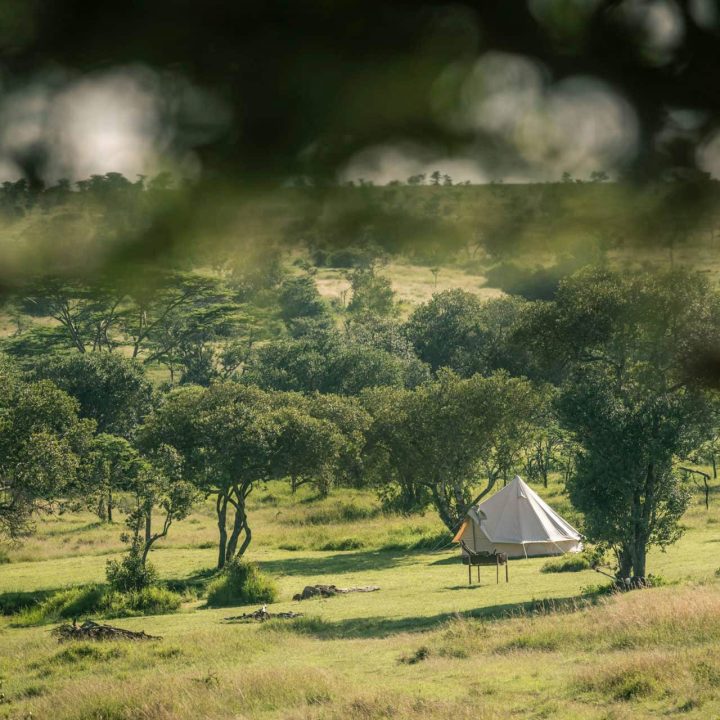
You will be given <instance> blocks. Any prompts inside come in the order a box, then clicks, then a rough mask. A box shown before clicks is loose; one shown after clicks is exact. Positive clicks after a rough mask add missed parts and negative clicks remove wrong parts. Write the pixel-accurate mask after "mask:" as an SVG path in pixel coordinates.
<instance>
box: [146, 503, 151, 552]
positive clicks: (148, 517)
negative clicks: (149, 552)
mask: <svg viewBox="0 0 720 720" xmlns="http://www.w3.org/2000/svg"><path fill="white" fill-rule="evenodd" d="M151 537H152V508H148V510H147V512H146V513H145V545H148V544H149V542H150V538H151Z"/></svg>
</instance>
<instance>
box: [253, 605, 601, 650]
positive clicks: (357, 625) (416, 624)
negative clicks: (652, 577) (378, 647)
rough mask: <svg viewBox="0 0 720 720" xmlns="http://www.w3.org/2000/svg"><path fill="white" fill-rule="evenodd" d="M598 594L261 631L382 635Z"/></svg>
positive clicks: (538, 609)
mask: <svg viewBox="0 0 720 720" xmlns="http://www.w3.org/2000/svg"><path fill="white" fill-rule="evenodd" d="M599 595H600V593H588V594H584V595H579V596H578V595H575V596H568V597H563V598H551V599H545V600H531V601H528V602H520V603H503V604H498V605H492V606H489V607H484V608H478V609H476V610H469V611H467V612H462V613H457V612H446V613H438V614H437V615H429V616H411V617H400V618H387V617H380V616H372V617H363V618H348V619H346V620H335V621H331V620H325V619H323V618H321V617H318V616H306V617H300V618H295V619H293V620H288V621H283V620H270V621H268V622H267V623H266V624H265V625H264V626H263V629H264V630H268V631H275V632H291V633H295V634H298V635H307V636H310V637H314V638H317V639H319V640H341V639H357V638H361V639H370V638H385V637H388V636H390V635H394V634H396V633H416V632H418V633H419V632H426V631H428V630H431V629H433V628H436V627H437V626H438V625H441V624H443V623H446V622H448V621H449V620H452V619H457V618H473V619H478V620H480V619H482V620H489V621H493V620H506V619H508V618H511V617H517V616H521V615H528V614H546V613H550V612H553V613H570V612H576V611H578V610H580V609H582V608H585V607H587V606H588V605H592V604H595V603H596V602H597V599H598V596H599Z"/></svg>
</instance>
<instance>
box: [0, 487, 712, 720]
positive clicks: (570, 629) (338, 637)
mask: <svg viewBox="0 0 720 720" xmlns="http://www.w3.org/2000/svg"><path fill="white" fill-rule="evenodd" d="M540 491H541V492H542V489H540ZM542 494H544V496H545V497H546V498H547V499H548V500H549V501H550V502H551V503H552V504H553V505H555V506H556V507H558V508H559V509H561V511H563V512H565V511H566V510H567V499H566V498H565V497H564V496H563V495H562V494H561V493H560V488H559V487H557V486H552V487H551V488H550V490H549V491H546V492H543V493H542ZM717 503H718V498H717V497H713V500H712V501H711V506H710V510H709V511H706V510H705V508H704V506H703V505H702V503H701V500H700V498H699V497H698V498H697V499H696V500H695V501H694V503H693V506H692V508H691V509H690V511H689V512H688V514H687V516H686V518H685V522H686V524H687V526H688V530H687V532H686V534H685V536H684V537H683V539H682V540H681V541H680V542H679V543H678V544H677V545H675V546H673V547H672V548H670V549H668V551H667V552H666V553H661V552H653V554H652V556H651V558H650V562H649V569H650V571H651V572H653V573H655V574H659V575H661V576H662V577H663V578H664V579H665V580H666V581H668V583H670V584H669V585H667V586H666V587H660V588H657V589H653V590H645V591H638V592H634V593H629V594H627V595H623V596H617V597H610V598H599V599H598V598H594V599H592V598H591V597H588V596H584V595H583V593H584V591H585V590H586V589H587V588H588V587H589V586H593V585H597V584H598V583H599V582H602V581H603V580H604V579H603V578H602V576H600V575H598V574H597V573H595V572H593V571H590V570H585V571H581V572H576V573H541V572H540V568H541V567H542V565H543V563H544V562H545V560H544V559H541V558H538V559H530V560H516V561H511V564H510V583H508V584H505V583H504V582H501V583H500V584H496V583H495V571H494V569H493V568H483V569H482V574H483V577H482V584H481V585H477V584H474V585H473V586H470V587H469V586H468V584H467V571H466V569H465V568H464V567H463V566H462V565H461V564H460V562H459V559H458V553H457V550H456V549H455V548H453V547H442V546H443V545H445V544H446V542H447V540H448V539H449V536H448V535H447V534H443V532H442V527H441V525H440V523H439V522H438V521H437V519H436V518H435V517H434V515H433V514H432V513H428V514H427V515H425V516H414V517H410V518H402V517H398V516H386V515H383V514H382V513H380V512H379V509H378V508H377V507H376V504H375V501H374V498H373V496H372V495H371V494H369V493H365V492H359V491H343V490H338V491H336V493H335V494H334V495H332V496H331V497H330V498H327V499H325V500H320V501H318V500H313V499H312V498H311V497H310V495H309V491H307V490H302V491H300V492H299V493H298V495H297V496H291V495H290V493H289V491H288V490H287V489H286V488H285V487H284V486H282V485H281V484H279V483H274V484H272V485H270V486H269V487H268V488H267V489H265V490H261V491H259V492H258V493H257V494H256V495H255V496H254V497H253V509H252V516H251V517H252V521H253V525H254V528H255V540H254V542H253V545H252V546H251V549H250V551H249V558H250V559H252V560H254V561H256V562H258V563H259V564H260V565H261V566H262V568H263V570H264V571H265V572H266V573H268V574H270V575H272V576H273V577H274V578H275V579H276V581H277V584H278V586H279V589H280V596H279V601H278V602H277V603H276V604H274V605H273V606H272V607H271V608H270V609H271V610H272V611H281V610H291V609H292V610H294V611H296V612H302V613H303V614H304V617H303V618H301V619H299V620H295V621H289V622H287V621H285V622H281V621H274V622H271V623H268V624H266V625H264V626H259V625H248V624H242V623H235V622H228V621H226V620H225V618H227V617H229V616H232V615H237V614H239V613H241V612H243V611H244V610H245V609H243V608H237V609H236V608H229V609H227V608H226V609H223V610H209V609H205V608H204V607H203V605H204V603H203V601H202V600H197V601H191V602H188V603H186V604H185V606H184V607H183V608H182V610H181V612H180V613H178V614H174V615H164V616H149V617H142V618H132V619H124V620H118V621H113V622H117V624H118V625H121V626H123V627H128V628H132V629H144V630H145V631H146V632H148V633H150V634H157V635H162V636H163V640H162V641H159V642H153V643H138V644H132V643H116V642H113V643H104V644H102V643H98V644H89V643H77V644H65V645H60V644H58V643H57V640H56V639H55V638H54V637H53V636H52V635H51V634H50V632H49V630H50V627H49V626H47V625H45V626H40V627H29V628H20V627H16V626H14V621H13V617H12V616H10V617H6V618H4V619H3V620H0V680H1V681H2V688H1V689H0V692H2V693H4V700H3V701H2V703H0V717H6V718H28V717H30V713H32V717H33V718H41V717H42V718H44V717H53V718H56V719H57V720H62V719H64V718H68V719H69V718H75V719H77V720H80V719H81V718H82V719H85V718H96V719H97V720H100V719H101V718H102V719H103V720H114V719H115V718H118V719H120V718H122V719H127V720H130V719H135V718H148V720H149V719H150V718H200V717H202V718H390V717H400V718H403V717H408V718H410V717H413V718H415V717H419V718H425V717H428V718H429V717H453V718H457V717H460V718H464V717H468V718H469V717H473V718H478V717H479V718H504V717H509V716H513V715H515V716H517V717H537V718H540V717H558V718H574V717H578V718H624V717H656V716H657V715H658V714H668V713H671V714H676V713H677V714H681V715H682V716H684V717H697V718H705V717H715V716H718V715H719V714H720V657H719V656H718V653H717V652H716V648H717V643H718V641H720V584H718V582H717V581H716V577H715V570H716V569H717V568H718V566H720V560H718V554H717V547H718V546H717V543H718V542H719V541H720V532H718V531H719V530H720V510H719V509H718V508H720V505H718V506H717V507H716V504H717ZM120 532H121V525H120V524H119V523H116V524H115V525H114V526H113V527H111V528H108V527H107V526H104V525H101V524H99V523H97V522H96V520H95V518H94V517H93V516H92V515H91V514H86V513H82V514H77V515H70V514H69V515H63V516H60V517H54V518H50V519H48V520H47V521H45V522H43V523H41V525H40V526H39V528H38V534H37V536H36V537H35V538H33V539H31V540H29V541H28V542H27V543H26V544H25V546H24V547H19V548H15V549H13V550H11V551H10V559H11V562H10V563H9V564H5V565H1V566H0V595H2V594H4V593H9V592H17V591H20V592H32V591H38V590H55V589H60V588H63V587H67V586H70V585H77V584H83V583H89V582H98V581H102V580H103V577H104V568H105V562H106V560H107V559H108V558H110V557H114V556H116V555H117V553H118V551H120V550H121V548H122V546H121V543H120V542H119V538H118V536H119V534H120ZM347 538H352V539H356V540H359V541H360V542H362V543H363V546H362V547H360V548H358V549H356V550H352V551H347V552H343V551H337V550H321V549H319V548H320V547H322V546H324V545H328V544H330V545H337V544H338V543H339V542H341V541H343V540H345V539H347ZM213 540H214V524H213V517H212V513H211V508H210V507H209V506H208V507H202V508H200V509H199V511H198V512H196V513H195V514H193V516H191V517H190V518H188V519H187V520H186V521H184V522H183V523H181V524H178V526H177V527H174V528H173V529H172V530H171V535H170V537H169V538H168V540H167V541H166V542H165V544H164V545H163V546H162V547H161V548H159V549H158V550H157V551H156V552H154V553H153V554H152V562H153V563H154V564H155V565H156V566H157V567H158V569H159V571H160V573H161V576H162V577H163V578H164V579H173V580H182V579H185V580H187V579H192V578H193V577H197V576H199V574H200V573H201V572H202V571H203V570H206V569H207V568H210V567H212V565H213V562H214V559H215V550H214V547H213V546H212V542H213ZM418 543H419V544H421V545H425V546H426V548H432V547H433V543H434V544H435V545H436V546H438V549H437V550H435V551H433V550H431V549H423V550H411V549H409V548H411V547H412V546H413V545H415V544H418ZM288 548H295V549H288ZM311 583H335V584H337V585H339V586H353V585H379V586H380V587H381V588H382V589H381V590H380V591H379V592H376V593H367V594H366V593H356V594H350V595H345V596H340V597H334V598H329V599H314V600H308V601H304V602H302V603H298V602H293V601H292V600H291V597H292V595H293V594H294V593H296V592H299V591H300V590H302V588H303V586H304V585H306V584H311ZM250 609H255V608H254V607H252V608H250Z"/></svg>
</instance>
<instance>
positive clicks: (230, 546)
mask: <svg viewBox="0 0 720 720" xmlns="http://www.w3.org/2000/svg"><path fill="white" fill-rule="evenodd" d="M246 523H247V517H246V515H245V504H244V503H243V502H242V501H241V500H240V501H238V504H237V505H236V506H235V519H234V520H233V528H232V530H231V532H230V537H229V538H228V541H227V549H226V550H225V562H230V560H232V559H233V557H235V550H236V549H237V544H238V540H239V538H240V534H241V533H242V531H243V530H244V529H245V526H246Z"/></svg>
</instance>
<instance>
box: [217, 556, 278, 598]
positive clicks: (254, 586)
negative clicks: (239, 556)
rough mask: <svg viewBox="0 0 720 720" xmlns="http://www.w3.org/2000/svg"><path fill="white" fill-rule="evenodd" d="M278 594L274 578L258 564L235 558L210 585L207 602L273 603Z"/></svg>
mask: <svg viewBox="0 0 720 720" xmlns="http://www.w3.org/2000/svg"><path fill="white" fill-rule="evenodd" d="M277 594H278V591H277V587H276V585H275V583H274V582H273V580H271V579H270V578H269V577H267V576H266V575H264V574H263V573H261V572H260V570H259V569H258V567H257V565H254V564H252V563H248V562H243V561H241V560H233V561H231V562H230V563H229V564H228V565H227V566H226V567H225V569H224V570H223V572H222V573H221V574H220V575H219V576H218V577H216V578H215V579H214V580H213V581H212V582H211V583H210V584H209V585H208V594H207V604H208V605H209V606H211V607H227V606H230V605H249V604H251V603H271V602H274V601H275V600H276V598H277Z"/></svg>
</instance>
